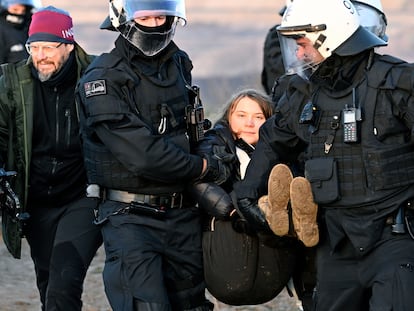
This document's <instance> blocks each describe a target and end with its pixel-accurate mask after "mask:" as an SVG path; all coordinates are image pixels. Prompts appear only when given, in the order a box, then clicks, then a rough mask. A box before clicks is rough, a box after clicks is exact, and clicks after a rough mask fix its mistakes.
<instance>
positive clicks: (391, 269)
mask: <svg viewBox="0 0 414 311" xmlns="http://www.w3.org/2000/svg"><path fill="white" fill-rule="evenodd" d="M390 231H391V227H386V228H385V232H384V235H383V239H382V241H380V243H378V244H379V245H378V247H377V248H376V249H375V250H374V251H373V253H372V254H371V255H370V256H369V258H368V260H367V261H366V263H365V265H366V269H364V270H363V271H364V272H365V274H368V276H370V277H371V278H370V279H371V284H372V297H371V300H370V310H375V311H382V310H393V311H408V310H413V308H414V295H413V292H412V289H413V288H414V241H413V240H412V239H411V238H410V237H409V236H408V234H407V235H392V234H391V232H390Z"/></svg>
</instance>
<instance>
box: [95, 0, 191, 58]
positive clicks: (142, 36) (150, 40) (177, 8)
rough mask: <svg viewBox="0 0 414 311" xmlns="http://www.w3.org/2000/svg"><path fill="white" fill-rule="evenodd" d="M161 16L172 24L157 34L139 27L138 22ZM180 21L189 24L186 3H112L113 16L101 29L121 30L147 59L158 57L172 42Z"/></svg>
mask: <svg viewBox="0 0 414 311" xmlns="http://www.w3.org/2000/svg"><path fill="white" fill-rule="evenodd" d="M160 15H165V16H167V23H168V25H167V27H166V28H165V27H163V28H162V29H158V27H157V28H154V30H155V31H151V29H149V28H150V27H139V25H137V23H136V22H135V20H134V19H136V18H140V17H146V16H160ZM178 22H181V24H182V25H185V24H186V22H187V20H186V15H185V2H184V0H110V1H109V17H107V18H106V20H105V21H104V22H103V23H102V25H101V27H100V28H102V29H109V30H116V31H119V32H120V33H121V35H122V36H123V37H124V38H125V39H127V40H128V41H129V42H130V43H131V44H133V45H134V46H135V47H137V48H138V49H139V50H141V52H142V53H144V54H145V55H146V56H154V55H156V54H158V53H159V52H161V51H162V50H163V49H164V48H165V47H166V46H167V45H168V44H169V43H170V42H171V40H172V39H173V37H174V33H175V28H176V26H177V23H178Z"/></svg>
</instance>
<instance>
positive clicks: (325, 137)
mask: <svg viewBox="0 0 414 311" xmlns="http://www.w3.org/2000/svg"><path fill="white" fill-rule="evenodd" d="M399 63H402V62H401V61H399V60H397V59H394V58H390V57H382V58H381V59H379V60H377V61H376V62H375V63H374V64H373V68H371V70H369V71H367V72H366V73H365V74H364V77H363V78H362V80H361V81H359V82H356V83H355V84H354V85H353V86H352V87H350V88H348V89H346V90H344V91H342V92H335V93H334V94H332V93H329V92H328V91H326V90H324V89H319V90H317V91H316V92H314V94H313V97H312V100H313V102H314V104H316V105H317V107H318V109H320V112H321V113H320V123H319V126H318V130H317V131H315V132H314V133H313V134H312V135H310V144H309V150H308V153H307V157H308V159H315V158H322V159H323V158H333V159H334V160H335V161H336V164H337V173H338V174H337V176H338V185H339V197H338V199H337V200H335V201H334V202H330V203H328V204H327V206H332V207H343V206H346V207H353V206H354V207H356V206H364V205H375V204H376V202H382V201H383V200H386V199H387V198H390V197H393V196H395V195H397V194H398V193H399V192H402V191H404V190H405V189H406V186H409V185H411V184H413V183H414V144H413V142H412V140H411V129H409V128H407V126H406V125H405V124H404V123H403V122H402V121H401V119H399V118H397V117H396V116H395V115H394V114H393V106H395V104H396V103H398V101H399V100H401V99H403V98H404V97H405V98H406V97H407V96H409V94H410V93H409V90H408V92H407V90H404V91H399V90H397V89H396V87H397V86H396V85H395V83H394V82H396V81H399V78H400V77H399V76H396V75H395V70H394V72H393V74H394V76H393V77H392V78H391V77H390V76H388V77H387V74H388V72H389V71H390V70H391V68H392V67H393V66H395V65H396V64H399ZM354 98H356V99H357V104H359V105H360V106H361V108H362V121H360V122H359V123H360V124H359V142H358V143H345V142H344V125H343V118H344V116H343V109H344V107H345V105H350V104H352V103H353V101H355V100H354ZM337 118H338V119H337ZM336 125H338V127H337V128H336ZM330 138H333V142H332V141H330ZM326 143H328V144H329V143H332V146H331V147H330V148H329V147H328V150H329V151H328V152H326V151H327V150H326V145H325V144H326ZM310 163H311V162H310ZM327 163H328V162H327Z"/></svg>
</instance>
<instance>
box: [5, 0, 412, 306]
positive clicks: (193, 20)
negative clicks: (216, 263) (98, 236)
mask: <svg viewBox="0 0 414 311" xmlns="http://www.w3.org/2000/svg"><path fill="white" fill-rule="evenodd" d="M186 3H187V19H188V25H187V26H185V27H178V28H177V33H176V37H175V42H176V43H177V44H178V45H179V46H180V47H181V48H182V49H183V50H185V51H186V52H187V53H188V54H189V55H190V57H191V58H192V60H193V64H194V70H193V80H194V81H193V82H194V83H195V84H198V85H199V86H200V87H201V96H202V100H203V102H204V105H205V108H206V114H207V116H208V117H209V118H210V119H212V120H214V119H215V118H216V116H217V114H218V113H220V112H221V107H222V106H223V105H224V104H225V102H226V101H227V99H228V98H229V97H230V96H231V94H233V93H234V92H235V91H237V90H239V89H241V88H244V87H254V88H261V85H260V72H261V69H262V68H261V67H262V48H263V43H264V39H265V36H266V33H267V31H268V29H269V28H270V27H272V26H273V25H274V24H276V23H279V22H280V16H279V15H278V12H279V10H280V8H282V6H283V5H284V4H285V1H284V0H277V1H271V0H255V1H250V0H187V1H186ZM382 3H383V6H384V10H385V13H386V15H387V18H388V30H387V33H388V36H389V46H388V47H385V48H381V49H380V50H379V52H381V53H387V54H392V55H394V56H397V57H400V58H403V59H405V60H407V61H409V62H412V61H413V60H414V51H413V50H414V35H413V33H414V19H413V17H412V16H414V1H410V0H383V1H382ZM43 5H45V6H46V5H54V6H56V7H59V8H62V9H66V10H67V11H69V12H70V14H71V16H72V17H73V20H74V24H75V38H76V40H77V42H78V43H79V44H80V45H81V46H82V47H83V48H85V49H86V50H87V51H88V52H90V53H94V54H100V53H102V52H106V51H109V50H110V49H112V47H113V41H114V39H115V38H116V36H117V33H114V32H110V31H106V30H100V29H99V25H100V24H101V22H102V21H103V20H104V19H105V17H106V16H107V12H108V1H105V0H99V1H98V0H85V1H79V0H72V1H68V0H54V1H50V0H43ZM24 242H25V241H24ZM103 262H104V254H103V250H102V249H100V250H99V252H98V254H97V256H96V258H95V259H94V261H93V262H92V265H91V267H90V269H89V272H88V276H87V280H86V283H85V292H84V311H110V308H109V306H108V303H107V301H106V297H105V295H104V291H103V286H102V280H101V272H102V268H103ZM0 275H1V278H0V311H39V310H40V304H39V298H38V293H37V289H36V285H35V279H34V271H33V265H32V261H31V259H30V255H29V250H28V247H27V245H26V243H24V247H23V255H22V259H21V260H15V259H13V258H12V257H11V256H10V255H9V254H8V252H7V250H6V249H5V246H4V244H3V241H2V240H1V239H0ZM216 309H217V310H222V311H224V310H228V309H229V310H230V308H228V307H226V306H224V305H221V304H217V308H216ZM231 310H237V311H245V310H255V311H259V310H260V311H265V310H279V311H296V310H298V308H297V306H296V302H295V300H294V299H292V298H290V297H288V296H287V295H286V293H285V292H282V293H281V294H280V295H279V296H278V297H277V298H276V299H275V300H274V301H272V302H270V303H268V304H266V305H263V306H256V307H234V308H231Z"/></svg>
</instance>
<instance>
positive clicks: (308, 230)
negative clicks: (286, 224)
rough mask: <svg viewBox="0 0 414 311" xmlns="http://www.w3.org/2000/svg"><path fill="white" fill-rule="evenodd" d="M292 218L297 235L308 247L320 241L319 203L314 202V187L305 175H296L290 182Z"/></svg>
mask: <svg viewBox="0 0 414 311" xmlns="http://www.w3.org/2000/svg"><path fill="white" fill-rule="evenodd" d="M290 204H291V208H292V220H293V226H294V228H295V231H296V234H297V237H298V239H299V240H301V241H302V242H303V244H304V245H305V246H307V247H312V246H315V245H316V244H318V242H319V228H318V224H317V214H318V205H317V204H316V203H315V202H314V199H313V194H312V188H311V185H310V183H309V181H308V180H307V179H306V178H304V177H295V178H294V179H293V180H292V182H291V184H290Z"/></svg>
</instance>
